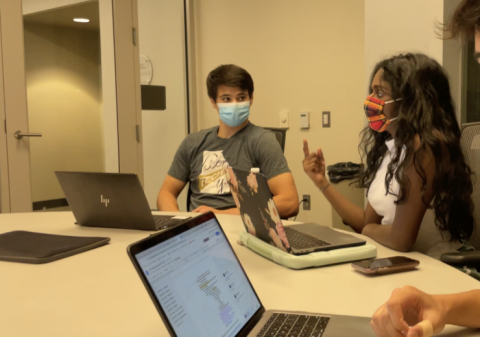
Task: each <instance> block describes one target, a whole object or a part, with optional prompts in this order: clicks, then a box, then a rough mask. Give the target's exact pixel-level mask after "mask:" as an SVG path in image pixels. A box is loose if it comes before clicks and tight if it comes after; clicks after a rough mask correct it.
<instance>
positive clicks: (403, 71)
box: [358, 54, 475, 241]
mask: <svg viewBox="0 0 480 337" xmlns="http://www.w3.org/2000/svg"><path fill="white" fill-rule="evenodd" d="M379 70H383V74H382V81H385V82H387V83H389V84H390V86H391V88H392V98H393V99H397V98H401V99H402V100H400V101H398V102H396V104H395V107H394V109H395V110H394V111H396V112H397V113H398V119H397V121H396V123H398V129H397V131H396V133H395V149H396V151H395V153H396V154H395V155H393V157H392V160H391V162H390V164H389V165H388V169H387V174H386V177H385V187H386V188H387V191H389V189H388V186H390V183H391V182H392V179H393V177H395V179H396V180H397V182H398V184H399V187H400V191H399V195H398V199H397V201H396V204H401V203H403V202H405V201H406V200H407V199H408V195H409V192H410V188H411V184H410V181H409V179H408V177H407V176H406V174H404V173H405V172H406V171H407V169H408V168H409V167H410V166H411V165H412V164H413V165H414V167H415V170H416V171H417V173H418V175H419V176H420V177H421V179H422V182H423V185H422V194H424V193H425V191H426V186H427V176H426V173H425V170H424V169H423V168H422V166H421V162H422V159H423V158H424V156H425V155H428V153H429V152H430V153H431V154H432V155H433V156H434V158H435V164H436V172H435V176H434V178H433V192H434V199H433V208H434V210H435V225H436V226H437V227H438V228H440V229H442V230H448V231H449V232H450V234H451V239H452V241H454V240H455V241H456V240H459V241H464V240H468V239H469V238H470V236H471V235H472V233H473V230H474V227H475V220H474V218H473V202H472V199H471V194H472V192H473V185H472V181H471V175H472V172H471V170H470V168H469V166H468V165H467V164H466V163H465V158H464V156H463V153H462V149H461V147H460V135H461V132H460V128H459V126H458V123H457V119H456V116H455V107H454V103H453V100H452V96H451V94H450V86H449V83H448V78H447V75H446V73H445V71H444V70H443V68H442V67H441V66H440V65H439V64H438V63H437V62H436V61H435V60H433V59H431V58H430V57H427V56H426V55H423V54H400V55H397V56H394V57H391V58H389V59H386V60H383V61H381V62H379V63H378V64H377V65H376V66H375V68H374V70H373V72H372V77H371V80H370V83H372V81H373V78H374V76H375V74H376V73H377V72H378V71H379ZM370 91H371V89H370ZM415 135H418V136H419V138H420V147H419V148H418V149H417V150H415V145H414V142H415ZM361 136H362V142H361V143H360V145H359V149H360V151H361V152H363V153H362V154H363V156H362V158H363V159H364V160H366V170H365V172H364V173H363V174H362V175H361V176H360V178H359V180H358V185H359V187H364V188H369V187H370V185H371V183H372V181H373V179H374V178H375V173H376V172H377V170H378V168H379V167H380V164H381V163H382V160H383V157H384V155H385V153H386V151H387V146H386V145H385V141H386V140H387V139H388V138H389V137H390V135H389V134H388V133H387V132H376V131H373V130H371V129H370V128H369V127H368V126H367V127H365V129H364V130H363V131H362V133H361ZM403 148H404V152H405V154H404V158H403V160H402V155H401V153H402V149H403ZM367 193H368V192H367ZM389 193H392V192H389ZM392 194H393V193H392ZM424 202H425V200H424ZM427 206H430V205H427Z"/></svg>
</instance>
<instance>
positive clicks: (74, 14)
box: [23, 1, 100, 31]
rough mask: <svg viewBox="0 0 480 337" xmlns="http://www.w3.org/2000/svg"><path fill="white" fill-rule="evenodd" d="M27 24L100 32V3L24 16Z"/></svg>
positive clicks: (86, 3)
mask: <svg viewBox="0 0 480 337" xmlns="http://www.w3.org/2000/svg"><path fill="white" fill-rule="evenodd" d="M74 18H86V19H90V22H88V23H79V22H74V21H73V19H74ZM23 20H24V22H25V23H35V24H44V25H53V26H59V27H71V28H83V29H89V30H98V31H100V20H99V13H98V1H88V2H84V3H81V4H76V5H71V6H66V7H60V8H56V9H51V10H48V11H44V12H40V13H33V14H27V15H24V18H23Z"/></svg>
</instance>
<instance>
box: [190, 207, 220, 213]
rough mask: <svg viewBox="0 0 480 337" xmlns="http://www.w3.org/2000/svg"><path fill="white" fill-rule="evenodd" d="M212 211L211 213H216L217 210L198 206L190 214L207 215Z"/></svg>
mask: <svg viewBox="0 0 480 337" xmlns="http://www.w3.org/2000/svg"><path fill="white" fill-rule="evenodd" d="M210 211H212V212H213V213H218V209H215V208H212V207H208V206H199V207H197V208H195V209H194V210H193V211H192V212H193V213H207V212H210Z"/></svg>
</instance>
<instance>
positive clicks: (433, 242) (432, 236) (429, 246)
mask: <svg viewBox="0 0 480 337" xmlns="http://www.w3.org/2000/svg"><path fill="white" fill-rule="evenodd" d="M385 144H386V145H387V147H388V151H387V152H386V153H385V156H384V157H383V161H382V164H381V165H380V167H379V168H378V170H377V172H376V174H375V179H374V180H373V182H372V184H371V185H370V189H369V191H368V202H369V203H370V205H371V206H372V208H373V209H374V210H375V212H377V214H378V215H380V216H382V217H383V218H382V225H391V224H392V223H393V220H394V219H395V211H396V208H397V207H396V205H395V201H396V200H397V195H398V192H399V191H400V187H399V185H398V182H397V181H396V179H395V177H393V179H392V181H391V182H390V186H389V193H387V191H386V187H385V176H386V174H387V167H388V164H389V163H390V162H391V160H392V157H393V156H394V154H395V147H394V140H393V139H391V140H387V141H386V142H385ZM404 156H405V148H404V149H403V150H402V153H401V157H400V161H402V160H403V158H404ZM449 240H450V233H448V231H441V230H440V229H438V227H437V226H435V213H434V211H433V210H432V209H428V210H427V211H426V213H425V216H424V217H423V221H422V224H421V226H420V230H419V232H418V236H417V241H416V242H415V245H414V246H413V249H412V250H413V251H418V252H420V253H423V254H426V255H429V256H431V257H434V258H436V259H439V258H440V256H441V255H442V254H443V253H446V252H451V251H454V250H457V249H458V248H460V247H461V246H462V244H461V243H459V242H450V241H449Z"/></svg>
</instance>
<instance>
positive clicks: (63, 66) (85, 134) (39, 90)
mask: <svg viewBox="0 0 480 337" xmlns="http://www.w3.org/2000/svg"><path fill="white" fill-rule="evenodd" d="M25 64H26V76H27V95H28V109H29V130H31V132H41V133H42V134H43V137H42V138H40V139H37V140H34V141H31V142H30V161H31V175H32V199H33V201H34V202H35V201H43V200H51V199H59V198H63V193H62V191H61V188H60V186H59V184H58V182H57V179H56V177H55V175H54V173H53V172H54V171H56V170H77V171H103V170H104V161H103V158H104V148H103V132H102V131H103V130H102V113H101V97H102V92H101V78H100V40H99V35H98V32H95V31H89V30H84V29H72V28H62V29H58V28H57V27H54V26H50V25H43V24H25Z"/></svg>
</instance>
